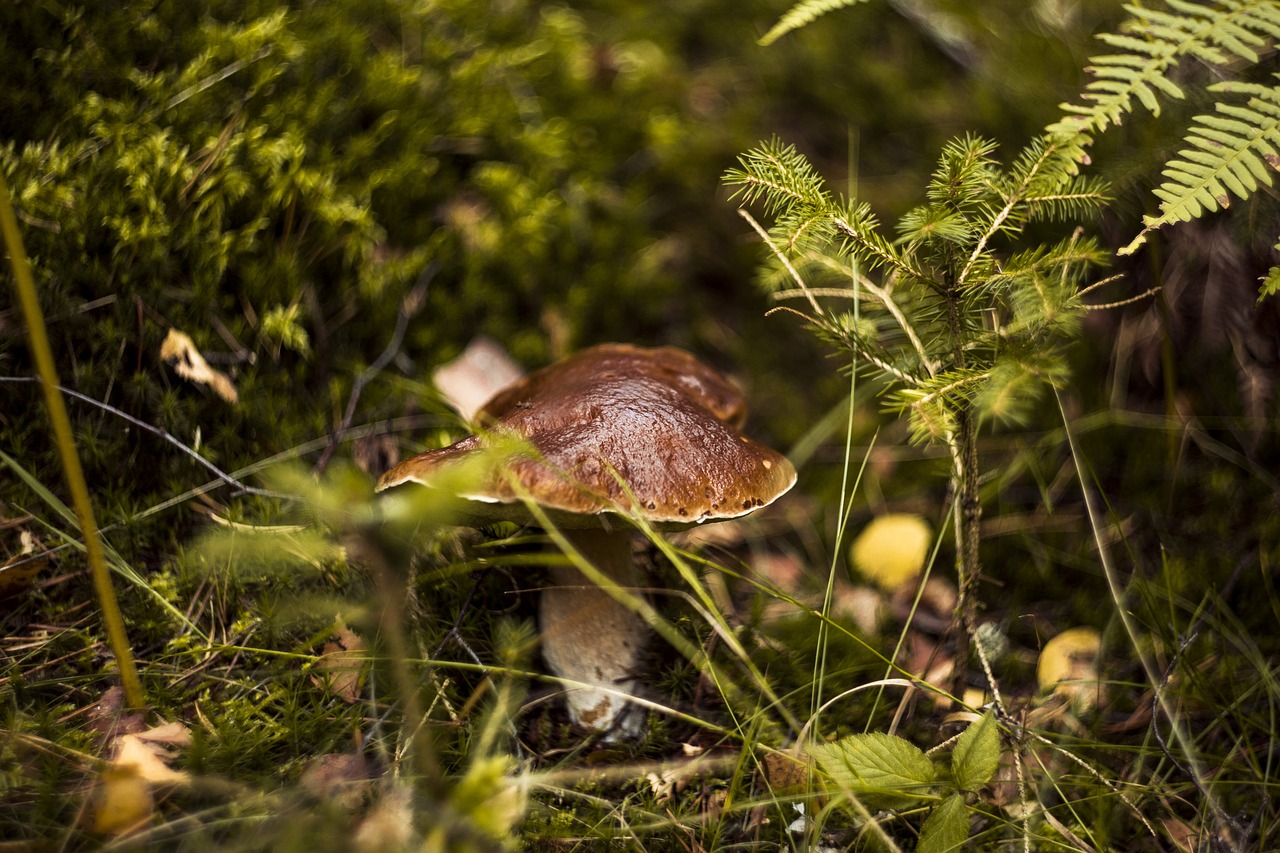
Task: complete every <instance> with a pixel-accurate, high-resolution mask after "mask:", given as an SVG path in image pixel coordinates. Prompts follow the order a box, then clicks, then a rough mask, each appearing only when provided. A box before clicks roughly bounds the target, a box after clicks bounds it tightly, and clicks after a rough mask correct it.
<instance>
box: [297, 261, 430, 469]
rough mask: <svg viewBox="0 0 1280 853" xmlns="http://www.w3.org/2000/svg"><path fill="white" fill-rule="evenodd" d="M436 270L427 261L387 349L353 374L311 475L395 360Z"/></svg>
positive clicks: (325, 461) (323, 463)
mask: <svg viewBox="0 0 1280 853" xmlns="http://www.w3.org/2000/svg"><path fill="white" fill-rule="evenodd" d="M438 269H439V265H438V264H436V262H435V261H432V262H431V263H429V264H427V266H426V268H425V269H423V271H422V274H421V275H420V276H418V281H417V283H416V284H415V285H414V287H413V290H412V291H410V293H409V295H408V296H406V297H405V298H404V300H403V301H402V302H401V303H400V313H399V314H398V315H397V316H396V328H395V331H394V332H392V333H391V340H390V341H389V342H388V343H387V346H386V349H384V350H383V351H382V354H381V355H380V356H378V357H377V358H376V359H375V360H374V362H373V364H371V365H369V366H368V367H367V368H366V369H365V371H364V372H363V373H361V374H360V375H359V376H357V377H356V381H355V383H354V384H353V385H352V386H351V396H349V397H348V398H347V410H346V411H345V412H344V413H343V415H342V423H340V424H339V425H338V428H337V429H336V430H334V431H333V434H332V435H330V436H329V444H328V445H327V446H326V447H325V449H324V452H323V453H321V454H320V458H319V459H317V460H316V464H315V465H314V466H313V467H312V469H311V473H312V474H313V475H317V476H318V475H319V474H320V473H321V472H322V471H324V469H325V468H326V467H327V466H328V464H329V460H330V459H332V458H333V454H334V452H335V451H336V450H337V449H338V442H339V441H340V436H341V435H342V434H343V433H345V432H346V430H347V428H348V427H350V426H351V421H352V419H353V418H355V416H356V404H357V403H359V402H360V395H361V394H362V393H363V392H364V389H365V386H366V385H368V384H369V383H370V382H372V381H373V380H374V379H375V378H377V376H378V374H379V373H381V372H382V371H384V370H386V369H387V365H389V364H391V362H393V361H395V359H396V356H398V355H399V354H400V346H401V345H402V344H403V343H404V335H405V332H406V331H408V329H409V320H410V319H412V318H413V316H414V315H415V314H417V313H418V311H419V310H421V308H422V306H423V305H424V304H425V303H426V301H427V300H426V296H427V288H428V287H430V285H431V279H433V278H435V275H436V270H438Z"/></svg>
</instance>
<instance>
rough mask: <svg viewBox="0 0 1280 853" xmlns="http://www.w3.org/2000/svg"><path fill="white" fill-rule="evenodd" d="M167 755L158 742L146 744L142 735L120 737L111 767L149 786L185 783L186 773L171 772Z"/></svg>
mask: <svg viewBox="0 0 1280 853" xmlns="http://www.w3.org/2000/svg"><path fill="white" fill-rule="evenodd" d="M169 757H170V756H169V753H168V752H167V751H166V750H165V749H164V747H162V746H160V744H159V743H158V742H148V741H147V740H145V739H144V738H143V736H142V735H137V734H135V735H121V736H120V737H119V738H118V739H117V740H116V757H115V758H114V759H113V760H112V762H111V765H112V767H113V768H115V769H118V770H129V771H132V773H133V774H134V775H136V776H137V777H138V778H139V779H142V780H143V781H144V782H148V783H150V784H173V783H178V784H182V783H186V782H187V781H189V778H190V777H188V776H187V774H186V773H181V772H179V771H177V770H173V769H172V768H170V767H169V765H168V764H165V759H167V758H169Z"/></svg>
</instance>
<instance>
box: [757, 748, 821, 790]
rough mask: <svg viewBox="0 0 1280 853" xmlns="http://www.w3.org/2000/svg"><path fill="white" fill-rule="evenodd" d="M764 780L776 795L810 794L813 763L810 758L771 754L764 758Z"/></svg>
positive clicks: (781, 753) (782, 753)
mask: <svg viewBox="0 0 1280 853" xmlns="http://www.w3.org/2000/svg"><path fill="white" fill-rule="evenodd" d="M763 763H764V778H765V780H766V781H767V782H768V783H769V791H770V792H771V793H772V794H773V795H775V796H780V795H786V794H800V793H807V792H809V791H810V790H811V789H812V787H813V785H812V784H811V783H810V770H811V768H812V762H811V761H810V760H809V757H808V756H807V755H806V756H801V757H796V756H794V755H792V754H790V753H788V752H770V753H766V754H765V756H764V761H763Z"/></svg>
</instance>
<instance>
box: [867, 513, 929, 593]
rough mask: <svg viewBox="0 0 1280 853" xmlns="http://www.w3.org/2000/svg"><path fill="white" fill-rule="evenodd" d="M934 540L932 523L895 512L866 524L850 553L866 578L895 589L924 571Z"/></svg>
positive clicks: (916, 516) (888, 588)
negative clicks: (930, 524) (930, 525)
mask: <svg viewBox="0 0 1280 853" xmlns="http://www.w3.org/2000/svg"><path fill="white" fill-rule="evenodd" d="M932 543H933V531H932V529H930V527H929V522H927V521H925V520H924V519H923V518H921V517H920V516H918V515H909V514H905V513H892V514H889V515H882V516H880V517H879V518H876V519H873V520H872V521H871V523H870V524H868V525H867V526H866V527H864V528H863V529H862V533H860V534H859V535H858V538H857V539H856V540H854V543H853V547H852V548H851V549H850V552H849V553H850V558H851V559H852V561H853V565H854V566H855V567H856V568H857V570H858V571H859V572H861V573H862V575H863V576H864V577H865V578H867V579H868V580H870V581H872V582H873V583H875V584H876V585H877V586H879V587H880V588H881V589H884V590H887V591H892V590H895V589H898V588H899V587H901V586H903V585H904V584H906V583H908V582H910V581H912V580H914V579H915V578H916V577H917V576H918V575H919V574H920V571H921V570H922V569H923V568H924V561H925V560H926V559H927V558H928V556H929V548H930V546H931V545H932Z"/></svg>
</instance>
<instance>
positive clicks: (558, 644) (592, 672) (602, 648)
mask: <svg viewBox="0 0 1280 853" xmlns="http://www.w3.org/2000/svg"><path fill="white" fill-rule="evenodd" d="M561 532H562V533H563V534H564V536H565V538H566V539H568V540H569V542H570V544H572V545H573V547H574V548H575V549H577V551H578V553H579V554H581V555H582V557H583V558H584V559H585V560H587V562H589V563H591V565H592V566H594V567H595V568H596V569H597V570H598V571H599V572H600V573H601V574H602V575H604V576H605V578H607V579H608V580H609V582H610V583H611V584H616V585H617V586H619V587H624V588H635V587H636V585H637V580H638V577H637V572H636V566H635V561H634V560H633V559H632V556H631V535H630V532H629V531H627V530H562V531H561ZM551 579H552V582H553V583H554V586H551V587H549V588H547V589H544V590H543V591H542V599H541V602H540V606H539V616H540V617H541V620H542V657H543V659H544V660H546V662H547V667H548V668H549V669H550V670H551V672H552V673H553V674H554V675H556V676H558V677H560V678H563V679H566V680H567V681H571V682H581V684H583V685H594V686H578V685H577V684H570V685H568V686H567V687H566V695H565V701H566V703H567V704H568V706H569V715H570V716H571V717H572V718H573V721H574V722H575V723H577V724H578V725H580V726H583V727H584V728H588V729H594V730H596V731H606V730H609V729H613V728H614V727H615V726H617V727H618V729H619V734H621V735H623V736H625V737H634V736H635V735H637V734H639V728H640V722H641V720H642V717H641V715H640V714H639V713H638V712H636V711H635V710H634V706H632V708H633V712H632V713H626V712H627V710H628V703H627V701H626V700H625V699H624V698H622V697H621V696H618V695H617V693H616V692H613V691H622V692H624V693H628V694H634V691H635V684H636V682H635V668H636V663H637V661H638V660H639V657H640V653H641V651H642V650H643V648H644V643H645V638H646V635H647V633H648V628H647V626H646V625H645V623H644V621H643V620H642V619H641V618H640V617H639V616H637V615H636V614H635V613H634V612H633V611H632V610H630V609H629V608H627V607H626V606H625V605H624V604H622V603H621V602H620V601H618V600H617V599H615V598H614V597H613V596H612V595H610V594H609V592H608V591H607V590H605V589H602V588H601V587H599V586H596V585H595V584H594V583H592V582H591V581H589V580H587V579H586V578H584V577H583V576H582V573H581V572H580V571H579V570H578V569H577V568H576V567H575V566H573V565H565V564H556V565H553V566H552V567H551ZM601 688H607V690H606V689H601Z"/></svg>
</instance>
